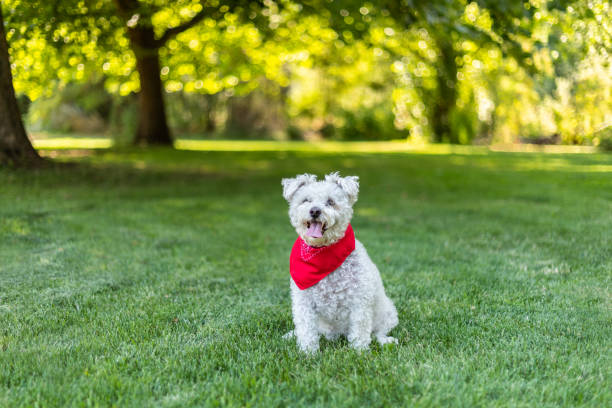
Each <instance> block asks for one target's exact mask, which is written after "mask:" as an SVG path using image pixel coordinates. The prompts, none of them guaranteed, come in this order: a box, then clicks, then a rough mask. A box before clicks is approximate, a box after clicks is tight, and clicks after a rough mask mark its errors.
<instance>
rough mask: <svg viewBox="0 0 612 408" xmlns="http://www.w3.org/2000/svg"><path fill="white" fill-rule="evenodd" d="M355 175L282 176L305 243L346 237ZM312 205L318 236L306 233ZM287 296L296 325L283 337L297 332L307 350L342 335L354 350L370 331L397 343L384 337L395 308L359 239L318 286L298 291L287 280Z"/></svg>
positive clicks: (291, 214) (291, 213)
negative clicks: (316, 212) (318, 225)
mask: <svg viewBox="0 0 612 408" xmlns="http://www.w3.org/2000/svg"><path fill="white" fill-rule="evenodd" d="M358 180H359V179H358V178H357V177H354V176H352V177H340V175H339V174H338V173H331V174H328V175H327V176H325V180H322V181H317V178H316V176H314V175H312V174H302V175H299V176H297V177H295V178H289V179H283V180H282V185H283V197H284V198H285V199H286V200H287V201H288V202H289V218H290V220H291V224H292V225H293V227H294V228H295V230H296V232H297V233H298V235H299V236H300V237H301V238H302V239H303V240H304V241H305V242H306V243H307V244H308V245H310V246H314V247H321V246H327V245H331V244H333V243H335V242H337V241H338V240H339V239H341V238H342V237H343V236H344V233H345V231H346V228H347V227H348V224H349V222H350V221H351V218H352V216H353V204H355V202H356V201H357V195H358V193H359V181H358ZM313 207H318V208H319V209H320V210H321V215H320V216H319V218H318V219H319V220H320V221H321V222H322V223H323V225H324V232H323V236H322V237H320V238H313V237H310V236H308V234H307V233H306V232H307V231H308V224H309V223H310V222H311V221H312V217H311V215H310V210H311V209H312V208H313ZM291 299H292V311H293V322H294V325H295V330H293V331H291V332H289V333H287V335H286V337H293V336H295V337H296V338H297V344H298V346H299V348H300V349H301V350H302V351H304V352H306V353H314V352H316V351H317V350H318V348H319V337H320V335H324V336H325V337H326V338H327V339H330V340H334V339H336V338H338V337H339V336H340V335H345V336H346V337H347V339H348V340H349V342H350V344H351V346H352V347H353V348H355V349H357V350H364V349H367V348H368V347H369V345H370V341H371V337H372V334H374V337H375V338H376V339H377V340H378V342H379V343H380V344H381V345H382V344H387V343H396V342H397V340H396V339H395V338H393V337H389V336H388V333H389V331H390V330H391V329H393V328H394V327H395V326H396V325H397V323H398V318H397V311H396V309H395V306H394V305H393V302H392V301H391V300H390V299H389V298H388V297H387V295H386V294H385V289H384V287H383V283H382V279H381V277H380V273H379V272H378V269H377V268H376V265H374V263H373V262H372V260H371V259H370V257H369V256H368V253H367V252H366V250H365V248H364V246H363V245H362V244H361V242H359V241H358V240H355V250H354V251H353V252H352V253H351V254H350V255H349V256H348V257H347V258H346V260H345V261H344V263H343V264H342V265H341V266H340V267H339V268H338V269H336V270H335V271H334V272H332V273H331V274H329V275H327V277H325V278H324V279H322V280H321V281H320V282H319V283H317V284H316V285H314V286H311V287H310V288H307V289H305V290H300V289H299V288H298V287H297V285H296V284H295V282H293V280H291Z"/></svg>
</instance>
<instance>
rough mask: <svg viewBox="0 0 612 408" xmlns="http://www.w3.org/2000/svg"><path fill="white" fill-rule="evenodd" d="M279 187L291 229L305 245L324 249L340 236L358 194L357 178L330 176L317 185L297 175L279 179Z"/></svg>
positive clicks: (313, 179)
mask: <svg viewBox="0 0 612 408" xmlns="http://www.w3.org/2000/svg"><path fill="white" fill-rule="evenodd" d="M282 185H283V197H285V200H287V202H289V219H290V220H291V225H293V227H294V228H295V231H296V232H297V233H298V235H299V236H300V237H301V238H302V239H303V240H304V241H305V242H306V243H307V244H308V245H310V246H316V247H320V246H327V245H331V244H333V243H334V242H336V241H338V240H339V239H340V238H342V237H343V236H344V233H345V231H346V228H347V227H348V224H349V222H350V221H351V217H352V216H353V204H355V202H356V201H357V195H358V193H359V178H358V177H356V176H349V177H340V175H339V174H338V173H331V174H328V175H327V176H325V180H321V181H317V177H316V176H314V175H312V174H301V175H299V176H296V177H295V178H288V179H283V180H282Z"/></svg>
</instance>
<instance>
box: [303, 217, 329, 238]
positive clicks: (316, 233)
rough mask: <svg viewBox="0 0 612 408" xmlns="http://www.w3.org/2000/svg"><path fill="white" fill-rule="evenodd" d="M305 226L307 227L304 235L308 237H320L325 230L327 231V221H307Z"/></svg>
mask: <svg viewBox="0 0 612 408" xmlns="http://www.w3.org/2000/svg"><path fill="white" fill-rule="evenodd" d="M306 226H307V227H308V231H306V235H308V236H309V237H310V238H321V237H322V236H323V234H325V231H327V223H325V222H319V221H307V222H306Z"/></svg>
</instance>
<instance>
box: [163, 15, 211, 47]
mask: <svg viewBox="0 0 612 408" xmlns="http://www.w3.org/2000/svg"><path fill="white" fill-rule="evenodd" d="M204 17H206V10H205V8H204V7H202V10H200V12H198V14H196V15H195V16H193V18H192V19H191V20H189V21H186V22H184V23H183V24H181V25H178V26H176V27H172V28H169V29H167V30H166V31H165V32H164V33H163V34H162V36H161V37H159V38H158V39H157V40H155V45H156V46H157V47H161V46H163V45H164V44H165V43H166V42H168V40H169V39H171V38H172V37H174V36H176V35H178V34H180V33H182V32H183V31H185V30H189V29H190V28H191V27H193V26H195V25H196V24H198V23H199V22H200V21H202V20H203V19H204Z"/></svg>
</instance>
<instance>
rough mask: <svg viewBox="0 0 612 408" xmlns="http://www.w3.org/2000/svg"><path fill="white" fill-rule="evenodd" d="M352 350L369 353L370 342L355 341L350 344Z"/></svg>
mask: <svg viewBox="0 0 612 408" xmlns="http://www.w3.org/2000/svg"><path fill="white" fill-rule="evenodd" d="M350 344H351V348H352V349H353V350H355V351H357V352H359V353H361V352H362V351H368V350H369V349H370V342H369V341H368V340H365V339H364V340H361V341H359V340H353V341H351V342H350Z"/></svg>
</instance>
